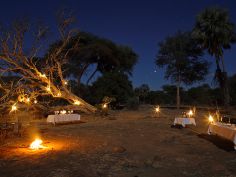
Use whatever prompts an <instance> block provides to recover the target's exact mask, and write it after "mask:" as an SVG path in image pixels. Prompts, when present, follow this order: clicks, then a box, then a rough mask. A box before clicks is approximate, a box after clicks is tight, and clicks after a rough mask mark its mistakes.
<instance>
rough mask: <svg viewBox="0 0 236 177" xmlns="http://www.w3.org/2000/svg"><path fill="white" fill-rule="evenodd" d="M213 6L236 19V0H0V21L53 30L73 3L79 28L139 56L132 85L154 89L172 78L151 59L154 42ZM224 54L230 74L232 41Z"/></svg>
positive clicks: (234, 65)
mask: <svg viewBox="0 0 236 177" xmlns="http://www.w3.org/2000/svg"><path fill="white" fill-rule="evenodd" d="M216 5H217V6H220V7H225V8H227V9H228V10H229V13H230V17H231V21H232V22H234V23H235V24H236V1H235V0H162V1H161V0H97V1H95V0H66V1H65V0H64V1H60V0H37V1H36V0H8V1H1V6H0V21H1V22H3V23H5V24H6V23H10V22H11V21H12V20H13V19H15V18H16V17H17V18H18V17H24V16H30V17H31V19H32V20H35V19H41V20H42V21H45V22H46V23H47V24H48V25H50V26H51V27H52V28H51V30H52V34H54V30H55V13H56V11H57V10H58V9H60V8H62V7H64V6H65V7H67V8H71V9H72V10H73V11H74V12H75V14H76V16H77V19H78V26H79V29H80V30H81V31H87V32H91V33H93V34H96V35H98V36H101V37H105V38H108V39H111V40H112V41H114V42H116V43H118V44H124V45H128V46H130V47H132V48H133V50H134V51H135V52H136V53H137V54H138V55H139V61H138V63H137V65H136V66H135V68H134V71H133V76H132V77H131V80H132V82H133V85H134V86H135V87H136V86H140V85H141V84H143V83H146V84H148V85H149V86H150V88H151V89H153V90H156V89H159V88H160V87H161V86H162V85H163V84H168V83H170V81H166V80H164V74H163V73H164V71H163V70H162V69H159V68H156V66H155V64H154V59H155V56H156V54H157V52H158V43H159V42H160V41H162V40H163V39H165V38H166V37H167V36H168V35H173V34H175V33H176V32H177V31H178V30H181V31H187V30H191V29H192V27H193V25H194V23H195V17H196V15H197V14H198V13H199V12H201V11H202V10H203V9H204V8H206V7H210V6H216ZM52 38H53V35H52ZM224 57H225V60H226V61H225V62H226V68H227V70H228V72H229V74H230V75H232V74H234V73H236V45H233V46H232V48H231V50H229V51H225V55H224ZM206 58H207V59H208V60H209V61H212V69H211V73H210V74H209V75H208V76H207V81H208V82H209V83H210V82H211V80H212V77H213V72H214V70H213V68H214V67H215V65H214V64H215V63H214V60H213V59H212V58H211V57H209V56H206ZM155 70H156V72H154V71H155Z"/></svg>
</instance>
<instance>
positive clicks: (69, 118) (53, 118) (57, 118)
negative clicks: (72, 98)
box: [47, 114, 80, 125]
mask: <svg viewBox="0 0 236 177" xmlns="http://www.w3.org/2000/svg"><path fill="white" fill-rule="evenodd" d="M79 120H80V115H79V114H57V115H48V118H47V122H49V123H53V124H54V125H55V124H56V123H64V122H74V121H79Z"/></svg>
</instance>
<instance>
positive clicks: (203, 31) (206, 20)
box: [192, 8, 236, 106]
mask: <svg viewBox="0 0 236 177" xmlns="http://www.w3.org/2000/svg"><path fill="white" fill-rule="evenodd" d="M192 36H193V37H194V38H195V39H196V40H197V42H198V44H199V45H200V46H201V47H202V48H203V49H206V50H207V51H208V53H209V54H210V55H212V56H214V57H215V61H216V67H217V69H216V74H215V78H216V80H217V81H218V83H219V85H220V87H221V89H222V92H223V95H224V102H225V106H227V105H228V104H229V89H228V83H227V73H226V69H225V64H224V59H223V52H224V49H229V48H230V47H231V44H232V43H234V42H236V33H235V25H234V24H233V23H232V22H231V21H230V18H229V13H228V11H227V10H226V9H222V8H207V9H205V10H203V12H201V13H200V14H199V15H198V16H197V19H196V24H195V27H194V29H193V32H192Z"/></svg>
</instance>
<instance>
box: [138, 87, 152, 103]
mask: <svg viewBox="0 0 236 177" xmlns="http://www.w3.org/2000/svg"><path fill="white" fill-rule="evenodd" d="M149 91H150V88H149V86H148V85H147V84H142V85H141V86H140V87H137V88H135V89H134V92H135V94H136V95H137V96H138V98H139V101H140V102H141V103H145V102H146V97H147V96H148V93H149Z"/></svg>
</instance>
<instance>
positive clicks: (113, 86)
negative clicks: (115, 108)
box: [91, 72, 134, 104]
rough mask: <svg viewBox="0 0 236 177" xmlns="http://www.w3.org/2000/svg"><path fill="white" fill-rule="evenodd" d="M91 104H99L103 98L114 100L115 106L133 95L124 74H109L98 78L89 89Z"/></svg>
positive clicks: (129, 82) (129, 83) (130, 84)
mask: <svg viewBox="0 0 236 177" xmlns="http://www.w3.org/2000/svg"><path fill="white" fill-rule="evenodd" d="M91 92H92V93H93V97H92V98H93V102H94V103H100V102H101V100H102V99H103V98H104V97H105V96H108V97H112V98H115V99H116V104H124V103H126V102H127V100H128V98H129V97H132V96H133V95H134V93H133V88H132V83H131V81H129V79H128V76H127V75H125V74H124V73H119V72H109V73H104V75H102V76H101V77H99V78H98V79H97V80H96V81H95V82H94V83H93V84H92V87H91Z"/></svg>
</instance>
